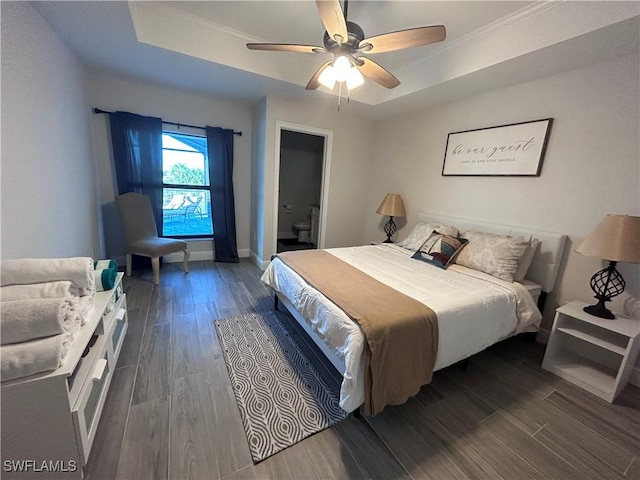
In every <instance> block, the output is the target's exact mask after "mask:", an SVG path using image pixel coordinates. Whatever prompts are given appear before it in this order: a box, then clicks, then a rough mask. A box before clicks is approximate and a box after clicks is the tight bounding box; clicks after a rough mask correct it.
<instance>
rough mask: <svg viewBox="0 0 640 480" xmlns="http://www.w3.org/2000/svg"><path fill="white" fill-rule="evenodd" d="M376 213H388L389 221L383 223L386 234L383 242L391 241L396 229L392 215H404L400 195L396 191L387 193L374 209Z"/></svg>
mask: <svg viewBox="0 0 640 480" xmlns="http://www.w3.org/2000/svg"><path fill="white" fill-rule="evenodd" d="M376 213H379V214H380V215H389V221H388V222H387V223H385V225H384V233H386V234H387V239H386V240H385V241H384V243H393V242H392V241H391V237H393V235H394V234H395V233H396V232H397V231H398V227H396V224H395V222H394V221H393V217H404V216H405V215H406V213H405V211H404V203H403V202H402V197H401V196H400V195H399V194H397V193H387V195H386V196H385V197H384V200H382V203H381V204H380V206H379V207H378V209H377V210H376Z"/></svg>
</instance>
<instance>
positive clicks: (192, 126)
mask: <svg viewBox="0 0 640 480" xmlns="http://www.w3.org/2000/svg"><path fill="white" fill-rule="evenodd" d="M93 113H115V112H107V111H106V110H101V109H99V108H94V109H93ZM162 123H164V124H165V125H176V126H177V127H178V128H180V127H189V128H197V129H199V130H206V127H199V126H197V125H189V124H187V123H176V122H166V121H164V120H162ZM233 134H234V135H238V136H239V137H241V136H242V132H236V131H235V130H234V131H233Z"/></svg>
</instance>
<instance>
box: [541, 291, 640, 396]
mask: <svg viewBox="0 0 640 480" xmlns="http://www.w3.org/2000/svg"><path fill="white" fill-rule="evenodd" d="M586 305H587V304H586V303H583V302H571V303H568V304H566V305H564V306H562V307H559V308H558V309H557V310H556V316H555V320H554V321H553V328H552V329H551V336H550V337H549V342H548V344H547V350H546V352H545V355H544V360H543V361H542V368H544V369H545V370H548V371H550V372H552V373H555V374H556V375H558V376H559V377H562V378H564V379H565V380H568V381H570V382H572V383H574V384H576V385H578V386H579V387H582V388H584V389H585V390H587V391H589V392H591V393H593V394H594V395H597V396H599V397H601V398H603V399H605V400H606V401H608V402H613V400H614V399H615V398H616V395H618V393H620V392H621V391H622V389H623V388H624V387H625V385H626V384H627V381H628V380H629V375H630V374H631V370H632V369H633V365H634V362H635V359H636V356H637V353H638V348H639V347H640V341H638V339H639V338H640V320H634V319H629V318H624V317H621V316H618V315H616V318H615V319H614V320H606V319H603V318H598V317H595V316H593V315H590V314H588V313H586V312H584V311H583V310H582V309H583V307H585V306H586Z"/></svg>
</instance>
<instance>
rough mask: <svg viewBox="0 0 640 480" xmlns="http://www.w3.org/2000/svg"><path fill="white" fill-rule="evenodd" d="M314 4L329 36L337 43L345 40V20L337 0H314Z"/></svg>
mask: <svg viewBox="0 0 640 480" xmlns="http://www.w3.org/2000/svg"><path fill="white" fill-rule="evenodd" d="M316 6H317V7H318V13H319V14H320V19H321V20H322V24H323V25H324V28H325V30H326V31H327V33H328V34H329V37H331V38H333V39H334V40H335V41H336V42H338V44H339V45H340V44H342V42H343V41H346V40H347V38H348V36H349V34H348V33H347V22H346V21H345V19H344V14H343V13H342V8H340V2H339V0H329V1H328V0H316Z"/></svg>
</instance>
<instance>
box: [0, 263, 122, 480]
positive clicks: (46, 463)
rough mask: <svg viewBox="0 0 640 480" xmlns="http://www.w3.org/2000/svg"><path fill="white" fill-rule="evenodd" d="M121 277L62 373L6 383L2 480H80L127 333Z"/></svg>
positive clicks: (99, 301) (102, 297)
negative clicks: (47, 479) (31, 479)
mask: <svg viewBox="0 0 640 480" xmlns="http://www.w3.org/2000/svg"><path fill="white" fill-rule="evenodd" d="M122 276H123V274H122V273H119V274H118V276H117V280H116V285H115V287H114V288H113V289H112V290H109V291H106V292H98V293H96V296H95V309H94V313H93V315H92V317H91V318H90V319H89V321H88V322H87V324H86V325H84V326H83V327H82V328H81V329H80V331H79V333H78V335H77V337H76V339H75V340H74V341H73V343H72V345H71V349H70V350H69V353H68V354H67V356H66V358H65V360H64V363H63V365H62V366H61V367H60V368H58V369H57V370H54V371H53V372H48V373H42V374H36V375H32V376H29V377H24V378H19V379H16V380H11V381H8V382H3V383H2V391H1V393H2V399H1V402H2V407H1V408H2V416H1V427H2V433H1V435H2V477H4V478H65V479H69V478H82V467H83V466H84V465H86V463H87V460H88V458H89V452H90V451H91V445H92V443H93V439H94V437H95V433H96V429H97V427H98V422H99V421H100V415H101V413H102V408H103V406H104V402H105V398H106V396H107V392H108V390H109V385H110V383H111V378H112V376H113V371H114V369H115V366H116V362H117V360H118V356H119V354H120V350H121V349H122V344H123V342H124V338H125V335H126V332H127V326H128V318H127V300H126V295H125V293H124V292H123V288H122Z"/></svg>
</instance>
